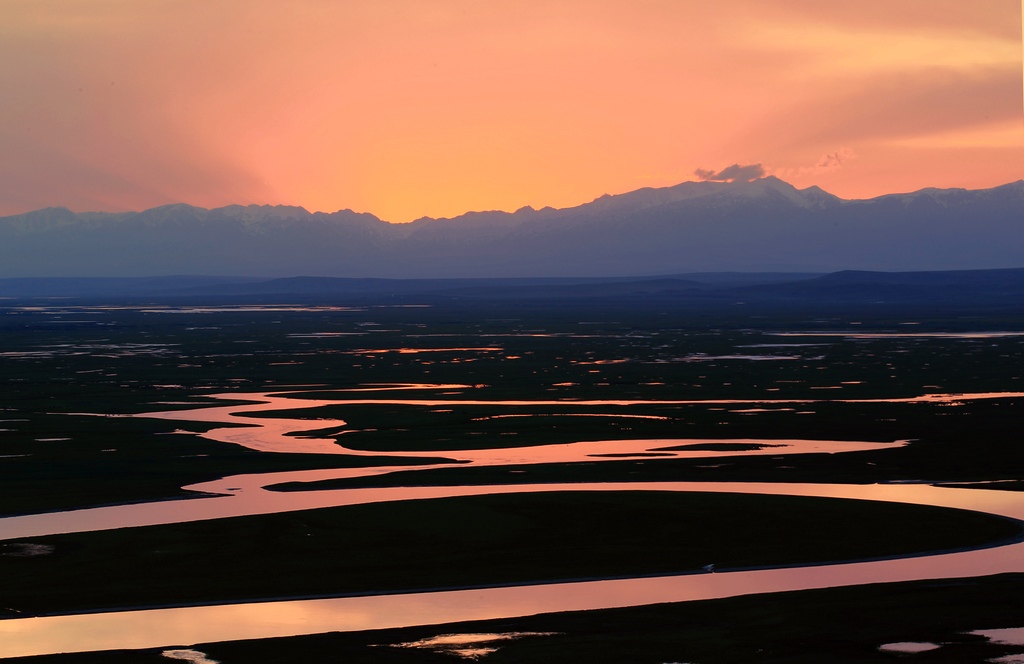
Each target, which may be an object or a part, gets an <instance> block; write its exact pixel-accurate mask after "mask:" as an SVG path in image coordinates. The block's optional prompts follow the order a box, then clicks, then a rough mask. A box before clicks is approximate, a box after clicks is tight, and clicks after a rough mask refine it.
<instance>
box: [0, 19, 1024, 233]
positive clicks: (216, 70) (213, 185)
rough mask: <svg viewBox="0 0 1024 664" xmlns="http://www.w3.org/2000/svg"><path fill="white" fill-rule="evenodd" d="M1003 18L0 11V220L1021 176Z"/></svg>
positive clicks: (449, 213) (469, 206)
mask: <svg viewBox="0 0 1024 664" xmlns="http://www.w3.org/2000/svg"><path fill="white" fill-rule="evenodd" d="M1021 26H1022V15H1021V5H1020V3H1018V2H1016V0H985V1H979V2H974V3H970V4H969V5H968V3H962V2H960V1H959V0H884V1H883V0H865V1H864V2H861V3H857V4H856V5H855V6H851V5H849V4H848V3H825V2H820V1H818V2H813V1H811V0H779V2H773V3H763V2H758V1H757V0H733V2H730V3H729V4H727V5H715V6H709V5H708V4H707V3H697V2H689V1H680V2H673V3H663V2H658V1H657V0H644V1H640V2H636V1H634V2H629V3H627V2H624V1H622V0H602V1H596V0H595V1H591V2H584V1H582V0H565V1H564V2H558V3H530V2H526V3H516V4H514V5H500V4H494V3H478V2H471V1H469V0H441V1H439V2H432V3H423V2H414V1H413V0H381V1H379V2H372V3H371V2H359V1H353V2H343V3H335V2H325V1H323V0H302V1H300V2H296V3H291V4H289V6H288V11H287V12H285V11H283V10H282V9H281V5H279V4H278V3H274V2H270V1H269V0H248V1H245V2H243V1H242V0H220V1H218V2H198V1H197V0H182V1H179V2H172V3H135V2H131V1H129V0H71V1H67V0H64V1H59V0H32V1H29V0H12V1H11V2H10V3H9V5H8V6H7V7H6V13H5V16H4V17H3V18H0V84H2V85H3V87H4V89H5V91H7V96H8V98H9V100H10V101H9V102H8V103H6V104H5V105H4V106H3V107H0V148H2V149H0V175H2V177H0V215H8V214H16V213H20V212H26V211H29V210H34V209H39V208H43V207H52V206H65V207H68V208H71V209H73V210H77V211H85V210H97V211H124V210H141V209H147V208H152V207H155V206H159V205H164V204H169V203H187V204H191V205H196V206H200V207H207V208H214V207H221V206H224V205H230V204H243V205H244V204H253V203H256V204H286V205H297V206H302V207H304V208H306V209H307V210H310V211H326V212H332V211H336V210H340V209H353V210H356V211H360V212H370V213H372V214H375V215H377V216H378V217H380V218H381V219H385V220H388V221H392V222H404V221H411V220H413V219H416V218H419V217H424V216H429V217H453V216H457V215H460V214H463V213H465V212H468V211H480V210H505V211H513V210H515V209H518V208H520V207H523V206H527V205H530V206H533V207H536V208H540V207H545V206H551V207H557V208H563V207H572V206H576V205H580V204H582V203H585V202H588V201H590V200H593V199H594V198H597V197H599V196H601V195H603V194H617V193H623V192H627V191H632V190H635V189H639V188H642V187H663V186H670V185H674V184H678V183H680V182H684V181H687V180H694V179H698V178H697V177H696V175H695V174H696V173H697V172H703V173H710V172H719V171H721V170H723V169H726V168H727V167H729V166H731V165H733V164H738V165H741V166H742V165H746V166H753V165H760V166H761V168H762V169H763V173H764V174H766V175H775V176H777V177H779V178H781V179H783V180H785V181H787V182H789V183H791V184H793V185H794V186H796V187H798V188H801V189H802V188H806V187H808V186H812V185H817V186H820V187H821V188H822V189H825V190H826V191H828V192H830V193H832V194H835V195H837V196H839V197H841V198H845V199H858V198H871V197H874V196H878V195H883V194H888V193H897V192H905V191H913V190H917V189H921V188H924V187H963V188H968V189H980V188H988V187H993V186H998V185H1001V184H1006V183H1008V182H1012V181H1016V180H1020V179H1022V178H1024V108H1022V99H1024V84H1022V83H1024V77H1022V66H1021V60H1022V40H1021Z"/></svg>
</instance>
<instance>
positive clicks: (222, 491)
mask: <svg viewBox="0 0 1024 664" xmlns="http://www.w3.org/2000/svg"><path fill="white" fill-rule="evenodd" d="M459 387H462V386H459ZM370 389H372V388H370ZM998 394H1000V395H1001V394H1003V393H998ZM947 396H949V397H950V398H952V396H953V395H926V397H935V398H938V397H947ZM955 396H956V398H957V399H964V398H972V397H973V398H993V397H992V395H989V394H985V395H980V394H979V395H955ZM219 397H220V398H224V399H232V400H243V401H249V402H251V403H246V404H242V405H235V406H221V405H214V406H210V407H202V408H194V409H190V410H181V411H174V412H161V413H149V414H146V415H145V416H146V417H159V418H163V419H173V420H191V421H203V422H213V423H223V424H245V425H246V426H244V427H228V426H225V427H222V428H214V429H212V430H211V431H209V432H207V433H206V434H204V435H205V436H207V437H209V438H211V439H213V440H219V441H222V442H230V443H234V444H242V445H246V446H247V447H252V448H253V449H260V450H263V451H295V450H297V449H302V450H303V451H312V450H316V451H321V452H329V453H342V454H349V455H370V454H372V455H374V456H392V457H409V456H416V457H420V458H424V457H426V458H430V459H433V460H436V463H429V464H428V465H425V466H408V465H394V466H377V467H372V468H352V469H331V470H315V471H301V472H294V473H268V474H261V475H243V476H233V477H227V478H223V479H221V480H217V481H215V482H207V483H203V484H197V485H194V486H191V487H188V488H190V489H193V490H195V491H201V492H204V493H206V494H214V495H212V496H210V497H203V498H195V499H191V500H181V501H169V502H159V503H143V504H135V505H122V506H116V507H107V508H97V509H88V510H77V511H71V512H58V513H49V514H38V515H29V516H23V517H12V518H7V519H0V539H16V538H25V537H32V536H41V535H46V534H53V533H61V532H80V531H89V530H101V529H109V528H119V527H131V526H140V525H148V524H161V523H177V522H184V521H192V520H201V519H214V518H220V517H226V516H236V515H244V514H265V513H271V512H282V511H291V510H302V509H311V508H316V507H328V506H339V505H355V504H365V503H373V502H386V501H401V500H418V499H425V498H441V497H454V496H469V495H482V494H499V493H509V494H511V493H528V492H550V491H559V490H572V491H625V490H628V491H636V490H650V491H705V492H706V491H715V492H730V493H747V494H776V495H795V496H823V497H837V498H854V499H867V500H881V501H890V502H906V503H918V504H927V505H937V506H947V507H958V508H964V509H972V510H977V511H981V512H987V513H991V514H997V515H1002V516H1007V517H1010V518H1015V519H1024V493H1020V492H1012V491H993V490H984V489H966V488H949V487H938V486H932V485H927V484H883V485H878V484H876V485H828V484H779V483H739V482H710V483H709V482H647V483H625V482H623V483H586V484H576V483H574V484H528V485H508V486H455V487H432V486H408V487H386V488H355V489H340V490H320V491H306V492H294V493H282V492H274V491H268V490H266V489H265V487H267V486H270V485H273V484H278V483H281V482H291V481H316V480H323V479H331V478H339V477H358V476H365V475H369V474H375V475H379V474H385V473H390V472H394V471H397V470H403V471H409V470H411V469H413V468H415V469H420V468H424V469H429V468H438V467H444V466H448V465H450V464H452V463H469V464H478V465H525V464H532V463H550V462H553V461H556V462H574V461H600V460H602V459H610V458H618V459H621V458H622V457H623V456H630V455H636V456H643V455H646V454H650V453H659V454H671V455H673V456H693V457H716V456H726V455H741V454H742V455H749V454H773V455H778V454H780V453H785V454H796V453H809V452H835V453H839V452H846V451H852V450H864V449H878V448H879V447H882V446H886V445H889V446H892V445H901V444H903V443H899V442H897V443H878V442H848V441H846V442H841V441H811V440H721V439H716V440H692V439H657V440H624V441H580V442H575V443H569V444H556V445H541V446H528V447H518V448H488V449H477V450H458V451H452V450H443V451H432V452H388V453H382V452H372V453H371V452H365V451H360V450H354V449H349V448H345V447H343V446H341V445H338V443H337V442H336V441H335V439H334V438H326V437H324V438H317V437H316V436H315V434H311V435H310V436H309V437H306V436H302V435H294V434H295V433H296V432H303V431H314V432H316V431H325V430H332V433H333V434H335V435H336V434H338V433H339V432H341V431H343V430H344V427H345V426H346V424H345V422H344V421H342V420H322V419H320V420H309V419H276V418H267V417H253V416H252V415H255V414H256V413H263V412H269V411H274V410H284V409H288V410H293V409H301V408H307V407H316V406H319V405H328V404H329V405H339V404H345V403H360V404H366V403H401V404H406V405H432V406H436V405H439V404H445V403H448V404H451V403H487V404H489V405H494V404H496V403H499V404H500V403H514V404H520V403H528V404H531V405H534V404H538V403H545V404H547V403H550V404H558V405H559V406H565V407H568V408H571V407H572V406H573V405H574V404H582V403H586V404H588V405H618V404H623V403H634V402H628V401H627V402H622V401H586V402H583V401H550V402H548V401H543V402H542V401H528V402H520V401H516V402H481V401H465V402H454V401H444V400H441V399H438V400H433V399H426V400H423V399H421V400H400V399H387V400H370V401H365V400H360V401H348V400H344V399H341V400H329V401H322V400H306V399H300V398H295V397H286V396H282V395H272V394H224V395H219ZM922 398H925V397H922ZM645 403H649V402H645ZM670 403H679V402H670ZM740 403H747V404H749V403H752V402H750V401H744V402H740ZM756 403H761V402H756ZM342 440H344V437H342ZM710 443H714V444H716V445H717V446H718V449H706V448H705V449H694V448H688V447H687V446H692V445H700V444H704V445H706V444H710ZM729 443H731V444H733V445H723V444H729ZM338 450H340V452H339V451H338ZM1021 571H1024V544H1022V543H1012V544H1008V545H1005V546H997V547H992V548H987V549H980V550H972V551H959V552H952V553H941V554H936V555H931V556H918V557H912V558H901V559H893V560H875V561H868V562H851V563H845V564H828V565H816V566H807V567H791V568H776V569H756V570H738V571H716V572H715V573H703V574H689V575H677V576H663V577H644V578H632V579H614V580H595V581H577V582H571V583H547V584H539V585H521V586H513V587H493V588H473V589H457V590H445V591H440V592H419V593H401V594H390V595H388V594H379V595H369V596H358V597H342V598H334V599H310V600H294V601H271V602H253V603H243V604H232V605H220V606H198V607H183V608H166V609H150V610H138V611H123V612H107V613H95V614H85V615H67V616H54V617H39V618H24V619H13V620H2V621H0V657H14V656H24V655H35V654H47V653H55V652H75V651H89V650H104V649H114V648H150V647H173V646H185V645H190V644H196V643H202V642H211V641H226V640H236V639H249V638H263V637H275V636H287V635H299V634H311V633H318V632H327V631H355V630H367V629H381V628H391V627H404V626H413V625H421V624H440V623H446V622H456V621H465V620H478V619H491V618H505V617H514V616H522V615H530V614H535V613H543V612H554V611H577V610H586V609H598V608H613V607H626V606H636V605H643V604H651V603H659V602H678V601H688V600H698V599H709V598H719V597H730V596H736V595H743V594H751V593H767V592H777V591H786V590H801V589H810V588H823V587H834V586H842V585H853V584H864V583H880V582H890V581H907V580H922V579H934V578H952V577H969V576H980V575H990V574H996V573H1002V572H1021Z"/></svg>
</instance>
